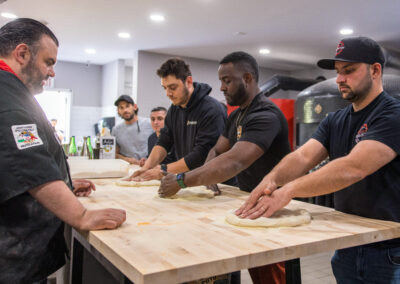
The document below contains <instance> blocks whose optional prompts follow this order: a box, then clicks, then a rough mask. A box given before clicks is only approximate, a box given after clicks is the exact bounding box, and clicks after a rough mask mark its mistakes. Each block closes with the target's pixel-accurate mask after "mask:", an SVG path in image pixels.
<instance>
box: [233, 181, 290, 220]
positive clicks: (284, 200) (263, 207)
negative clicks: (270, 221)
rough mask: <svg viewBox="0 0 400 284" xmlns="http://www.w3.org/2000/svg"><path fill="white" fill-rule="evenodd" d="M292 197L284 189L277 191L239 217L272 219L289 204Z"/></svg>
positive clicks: (265, 196) (261, 199)
mask: <svg viewBox="0 0 400 284" xmlns="http://www.w3.org/2000/svg"><path fill="white" fill-rule="evenodd" d="M290 200H292V197H291V196H290V194H288V191H287V190H285V188H284V187H282V188H281V189H278V190H275V191H274V192H272V194H271V195H264V196H262V197H261V198H260V199H258V201H257V203H256V205H255V206H254V207H253V208H251V209H250V210H248V211H246V212H245V213H242V214H241V215H239V217H241V218H248V219H257V218H259V217H270V216H271V215H272V214H274V213H275V212H276V211H278V210H279V209H281V208H283V207H285V206H286V205H287V204H289V202H290Z"/></svg>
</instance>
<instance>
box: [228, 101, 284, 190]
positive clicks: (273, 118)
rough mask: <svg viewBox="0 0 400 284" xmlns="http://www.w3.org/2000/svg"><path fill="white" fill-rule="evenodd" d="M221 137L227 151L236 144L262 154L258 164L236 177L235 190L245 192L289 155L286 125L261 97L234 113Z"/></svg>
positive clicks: (278, 111)
mask: <svg viewBox="0 0 400 284" xmlns="http://www.w3.org/2000/svg"><path fill="white" fill-rule="evenodd" d="M240 127H241V134H239V136H240V137H238V128H240ZM222 135H223V136H224V137H226V138H228V139H229V144H230V147H233V145H235V143H236V142H238V141H247V142H251V143H254V144H256V145H257V146H259V147H260V148H261V149H262V150H263V151H264V154H263V155H262V156H261V157H260V158H259V159H258V160H256V161H255V162H254V163H253V164H252V165H251V166H250V167H248V168H247V169H245V170H243V171H242V172H241V173H239V174H238V175H237V179H238V183H239V188H240V189H241V190H244V191H247V192H250V191H252V190H253V189H254V188H255V187H256V186H257V185H258V184H259V183H260V182H261V180H262V179H263V177H264V176H265V175H266V174H268V173H269V172H270V171H271V170H272V168H273V167H274V166H275V165H276V164H278V163H279V161H280V160H281V159H282V158H283V157H284V156H285V155H286V154H288V153H289V152H290V146H289V140H288V126H287V121H286V119H285V117H284V116H283V114H282V112H281V111H280V109H279V108H278V107H277V106H276V105H275V104H274V103H273V102H271V101H270V100H269V99H268V98H267V97H265V96H264V95H263V94H258V95H257V96H256V97H254V99H253V101H252V102H251V103H250V105H249V106H248V107H247V109H243V110H242V109H240V108H239V109H237V110H235V111H234V112H233V113H232V114H231V115H230V116H229V118H228V123H227V127H226V128H225V131H224V133H223V134H222Z"/></svg>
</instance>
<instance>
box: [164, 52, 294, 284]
mask: <svg viewBox="0 0 400 284" xmlns="http://www.w3.org/2000/svg"><path fill="white" fill-rule="evenodd" d="M218 76H219V79H220V81H221V91H222V92H223V93H224V95H225V98H226V101H227V102H228V104H230V105H234V106H239V109H237V110H235V111H234V112H233V113H232V114H231V115H230V116H229V118H228V123H227V127H226V129H225V131H224V132H223V134H222V135H221V136H220V137H219V139H218V142H217V144H216V145H215V146H214V147H213V148H212V149H211V151H210V152H209V154H208V157H207V161H206V163H205V164H204V165H203V166H202V167H200V168H197V169H195V170H193V171H190V172H186V173H184V174H178V175H177V176H175V175H172V174H169V175H167V176H165V177H164V178H163V179H162V180H161V186H160V189H159V194H160V195H161V196H163V197H166V196H171V195H174V194H175V193H176V192H177V191H179V190H180V188H181V187H185V186H196V185H212V184H216V183H219V182H222V181H224V180H227V179H229V178H231V177H234V176H236V175H237V180H238V183H239V187H240V189H241V190H244V191H247V192H251V191H252V190H253V188H254V187H256V186H257V184H258V183H259V182H260V181H261V180H262V178H263V177H264V176H265V174H267V173H268V172H269V171H270V170H271V169H272V168H273V167H274V166H275V165H276V164H277V163H278V162H279V161H280V160H281V159H282V158H283V157H284V156H285V155H286V154H288V153H289V152H290V146H289V140H288V126H287V122H286V119H285V117H284V116H283V114H282V112H281V111H280V110H279V108H278V107H277V106H276V105H275V104H274V103H272V102H271V101H270V100H269V99H268V98H267V97H265V96H264V95H263V94H262V93H260V89H259V87H258V64H257V62H256V60H255V59H254V58H253V57H252V56H251V55H249V54H247V53H244V52H234V53H231V54H229V55H227V56H225V57H224V59H222V60H221V62H220V67H219V69H218ZM213 187H214V188H216V185H213ZM249 271H250V275H251V277H252V279H253V282H254V283H282V281H284V279H285V272H284V265H283V264H282V263H280V264H278V265H268V266H264V267H260V268H255V269H250V270H249Z"/></svg>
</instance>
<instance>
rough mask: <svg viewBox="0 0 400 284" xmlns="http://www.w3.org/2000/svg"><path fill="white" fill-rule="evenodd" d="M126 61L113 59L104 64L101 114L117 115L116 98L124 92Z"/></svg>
mask: <svg viewBox="0 0 400 284" xmlns="http://www.w3.org/2000/svg"><path fill="white" fill-rule="evenodd" d="M124 84H125V63H124V60H121V59H120V60H116V61H112V62H110V63H108V64H105V65H103V68H102V82H101V86H102V87H101V90H102V95H101V106H102V111H101V116H103V117H105V116H115V115H116V108H115V106H114V102H115V100H116V99H117V98H118V97H119V96H120V95H121V94H123V93H124Z"/></svg>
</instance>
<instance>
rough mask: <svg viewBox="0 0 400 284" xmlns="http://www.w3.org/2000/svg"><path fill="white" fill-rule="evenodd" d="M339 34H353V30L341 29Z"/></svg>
mask: <svg viewBox="0 0 400 284" xmlns="http://www.w3.org/2000/svg"><path fill="white" fill-rule="evenodd" d="M340 34H342V35H351V34H353V30H352V29H341V30H340Z"/></svg>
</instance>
